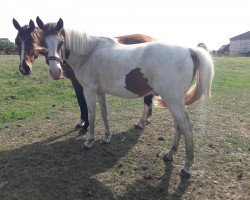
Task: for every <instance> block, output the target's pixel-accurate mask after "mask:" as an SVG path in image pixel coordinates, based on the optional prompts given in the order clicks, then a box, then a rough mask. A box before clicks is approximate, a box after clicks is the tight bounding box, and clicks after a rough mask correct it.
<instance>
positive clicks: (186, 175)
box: [180, 169, 190, 179]
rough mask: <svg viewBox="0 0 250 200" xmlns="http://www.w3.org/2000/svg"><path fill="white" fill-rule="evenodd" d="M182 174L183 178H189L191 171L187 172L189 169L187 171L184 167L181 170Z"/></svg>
mask: <svg viewBox="0 0 250 200" xmlns="http://www.w3.org/2000/svg"><path fill="white" fill-rule="evenodd" d="M180 176H181V178H184V179H189V178H190V173H189V172H187V171H185V170H184V169H182V170H181V171H180Z"/></svg>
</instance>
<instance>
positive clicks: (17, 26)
mask: <svg viewBox="0 0 250 200" xmlns="http://www.w3.org/2000/svg"><path fill="white" fill-rule="evenodd" d="M12 22H13V25H14V27H15V28H16V30H18V31H19V30H20V29H21V26H20V24H19V23H18V22H17V20H16V19H15V18H13V20H12Z"/></svg>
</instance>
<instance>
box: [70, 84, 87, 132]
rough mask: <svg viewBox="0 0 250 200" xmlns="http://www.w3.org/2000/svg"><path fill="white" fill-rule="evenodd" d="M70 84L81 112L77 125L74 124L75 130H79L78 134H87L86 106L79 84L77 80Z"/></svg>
mask: <svg viewBox="0 0 250 200" xmlns="http://www.w3.org/2000/svg"><path fill="white" fill-rule="evenodd" d="M71 82H72V85H73V87H74V90H75V93H76V98H77V102H78V105H79V107H80V110H81V117H80V119H79V121H78V123H77V124H76V128H77V129H80V130H79V134H83V133H86V132H87V129H88V127H89V120H88V109H87V104H86V100H85V97H84V95H83V88H82V86H81V85H80V83H79V82H78V81H77V80H71Z"/></svg>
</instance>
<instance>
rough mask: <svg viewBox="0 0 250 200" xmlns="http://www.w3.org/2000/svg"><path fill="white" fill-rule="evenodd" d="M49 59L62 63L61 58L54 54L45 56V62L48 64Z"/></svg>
mask: <svg viewBox="0 0 250 200" xmlns="http://www.w3.org/2000/svg"><path fill="white" fill-rule="evenodd" d="M50 60H55V61H58V62H59V63H60V64H62V63H63V59H61V58H58V57H56V56H49V57H46V63H47V65H49V61H50Z"/></svg>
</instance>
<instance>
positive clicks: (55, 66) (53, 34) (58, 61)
mask: <svg viewBox="0 0 250 200" xmlns="http://www.w3.org/2000/svg"><path fill="white" fill-rule="evenodd" d="M36 22H37V25H38V27H39V28H40V29H41V30H42V31H43V37H42V46H44V47H45V48H47V49H48V55H47V57H46V60H47V63H48V65H49V68H50V75H51V77H52V78H53V79H54V80H58V79H60V78H61V76H62V73H63V71H62V67H61V65H62V63H63V60H64V54H65V53H64V34H63V20H62V19H61V18H60V19H59V21H58V22H57V23H48V24H44V23H43V21H42V20H41V19H40V18H39V17H37V18H36Z"/></svg>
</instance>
